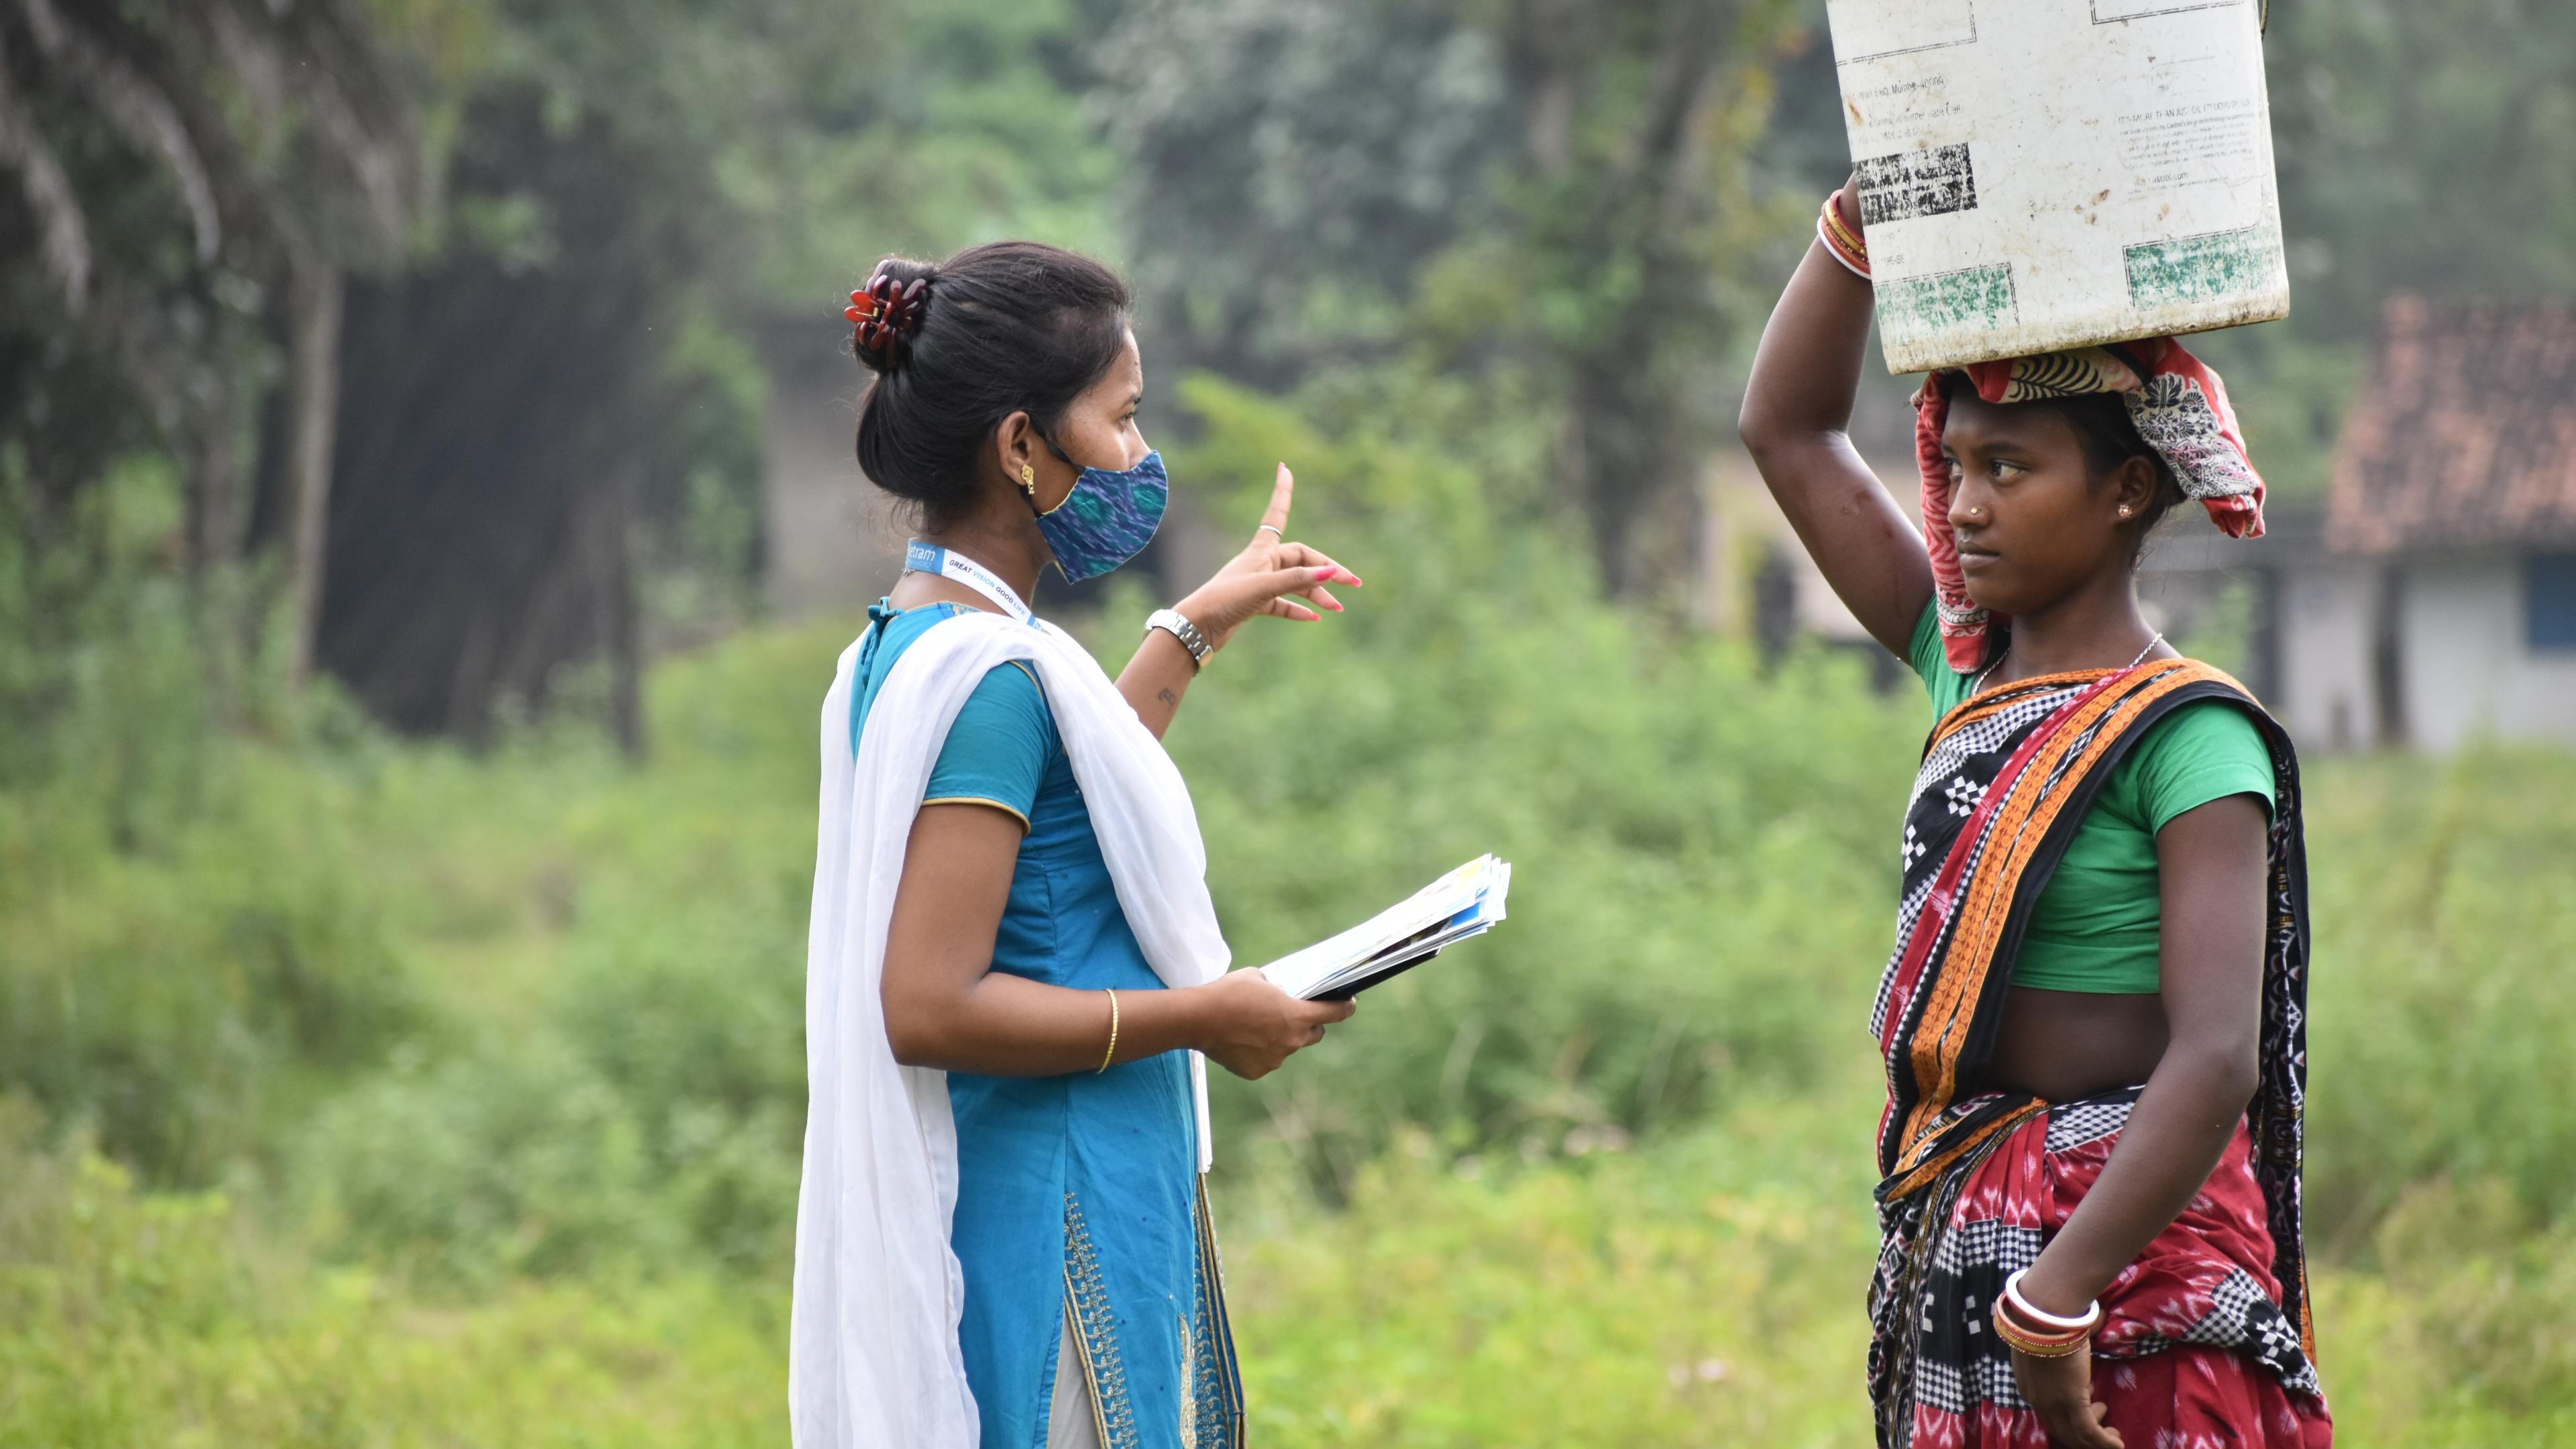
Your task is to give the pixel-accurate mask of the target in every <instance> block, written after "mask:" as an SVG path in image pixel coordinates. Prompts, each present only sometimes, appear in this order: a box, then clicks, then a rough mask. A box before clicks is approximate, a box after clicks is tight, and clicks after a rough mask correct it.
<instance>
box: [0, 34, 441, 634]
mask: <svg viewBox="0 0 2576 1449" xmlns="http://www.w3.org/2000/svg"><path fill="white" fill-rule="evenodd" d="M418 8H420V9H422V10H423V11H424V12H428V11H432V10H435V9H436V6H435V5H434V3H424V4H422V5H421V6H419V7H418ZM419 80H420V77H419V75H418V74H417V71H416V68H415V67H413V66H411V65H410V64H408V63H407V61H406V59H405V58H400V57H397V56H396V55H394V54H393V53H392V52H390V51H388V50H387V49H386V48H385V47H383V46H381V45H380V44H379V43H378V42H377V39H376V35H375V32H374V29H373V24H372V17H371V16H370V15H369V14H367V13H366V11H365V7H364V5H363V3H362V0H303V3H299V4H294V5H274V4H270V5H260V4H251V3H246V0H186V3H169V0H127V3H123V4H117V5H78V6H72V7H63V6H60V5H58V4H56V3H55V0H16V3H14V4H12V5H10V6H8V7H7V8H6V9H5V10H0V167H5V168H6V169H8V170H10V171H12V172H14V173H15V176H16V180H17V182H18V186H17V188H16V191H15V194H14V195H10V196H8V197H6V198H5V199H0V256H5V257H7V258H8V259H9V263H10V264H9V266H8V267H7V271H6V275H7V278H8V280H7V282H6V283H0V286H5V288H6V295H7V298H8V303H9V305H8V307H7V308H6V311H7V317H6V319H5V320H0V441H5V442H6V444H7V445H8V457H9V460H10V466H11V467H12V468H13V469H16V470H20V471H22V472H23V474H24V477H25V479H26V481H27V484H28V491H29V493H30V495H31V498H32V499H33V500H35V501H36V505H37V506H35V507H34V508H33V509H32V510H31V511H30V513H29V514H28V517H29V518H30V520H31V523H32V526H35V527H38V528H43V527H46V526H48V525H49V524H50V523H52V522H55V521H58V520H60V519H62V518H63V517H64V516H65V515H64V514H63V512H62V510H61V509H60V508H59V507H58V506H48V505H49V504H50V505H59V504H60V503H62V502H63V501H65V500H67V499H68V498H69V496H70V495H71V494H72V493H73V492H74V491H76V490H78V489H80V488H82V487H83V486H85V485H87V484H88V483H90V482H91V481H93V480H95V479H96V478H97V477H99V476H100V474H101V472H102V470H103V469H104V468H105V466H106V465H107V463H108V461H109V460H110V459H111V458H112V457H113V456H114V455H115V454H116V453H118V452H120V451H124V450H128V449H131V448H133V447H135V446H137V445H139V444H145V443H157V444H158V445H160V446H161V447H164V448H167V449H168V450H169V451H170V452H171V453H172V454H173V455H174V456H176V457H177V458H178V459H179V460H180V462H181V464H182V468H181V476H182V479H183V481H184V485H185V490H186V497H187V502H188V510H187V511H188V519H187V526H186V552H187V559H188V563H189V565H190V568H191V570H192V572H193V574H194V576H195V577H196V578H197V580H198V581H199V583H200V586H201V588H205V589H208V590H220V589H222V588H223V587H224V586H225V585H226V584H227V583H228V581H229V580H230V579H231V578H232V576H233V570H232V568H231V566H232V565H234V564H236V563H237V562H239V561H240V560H241V559H242V558H243V557H244V556H245V554H246V553H247V552H251V551H255V550H259V549H262V548H267V547H275V548H276V549H278V550H279V551H281V552H282V553H283V554H284V555H285V557H286V560H287V570H286V576H285V577H286V585H287V590H288V593H289V596H290V601H291V603H290V607H291V619H292V623H293V632H292V645H291V654H292V658H291V660H290V669H291V670H292V671H294V672H296V673H299V674H300V673H301V671H302V669H303V666H304V662H305V660H306V658H307V657H308V654H309V648H310V642H311V636H312V626H313V616H314V615H313V611H314V605H315V600H316V598H317V597H318V584H319V581H320V578H321V576H322V568H323V558H322V537H323V535H322V520H323V518H324V514H325V510H326V508H327V505H328V497H329V487H330V470H329V466H328V465H329V459H330V454H331V429H332V424H333V418H334V396H333V382H334V376H335V371H336V368H335V364H334V357H335V354H336V352H337V348H338V330H339V322H340V311H341V300H340V299H341V288H342V277H343V275H344V273H345V272H346V271H348V270H349V269H350V268H352V267H363V266H381V265H384V264H386V263H389V262H390V261H392V260H393V259H395V258H396V257H397V256H398V255H399V253H400V251H401V248H402V245H403V242H404V240H405V238H406V235H407V233H408V229H409V228H410V226H411V225H412V223H413V221H414V219H415V218H416V217H417V216H418V215H419V214H420V213H421V211H422V209H423V207H424V204H425V201H426V199H427V194H428V178H429V174H430V172H429V168H428V167H427V165H426V164H425V160H426V153H425V149H424V134H425V133H424V127H423V115H422V111H421V108H420V106H419V104H418V95H419V89H420V87H419ZM269 398H273V399H274V404H275V405H274V407H273V408H271V409H269V411H268V417H267V426H265V427H264V428H259V429H253V428H252V427H251V426H250V423H251V420H252V418H253V417H254V416H255V415H257V414H258V413H259V411H260V410H261V408H262V406H263V403H264V402H265V401H266V400H267V399H269ZM254 436H256V443H255V444H253V443H251V442H250V441H249V440H250V439H251V438H252V437H254ZM242 603H243V601H241V600H238V599H222V600H219V599H217V598H215V597H213V596H212V593H211V592H210V593H209V596H208V597H206V598H205V599H203V600H201V607H202V609H203V616H204V617H205V618H206V620H207V621H208V622H209V623H210V624H214V625H217V626H219V627H217V628H215V629H213V630H211V631H210V635H209V638H210V643H213V644H215V645H216V647H214V648H213V649H212V650H211V651H210V654H209V657H210V659H212V660H214V661H216V662H217V663H218V665H220V664H221V662H222V661H224V660H226V659H229V658H230V657H231V656H232V654H233V653H234V652H235V650H236V649H237V648H238V647H239V642H240V641H239V640H238V639H236V638H233V637H228V636H229V635H230V634H231V632H232V630H233V629H237V628H239V627H242V626H244V625H246V624H247V622H248V620H246V619H245V618H244V617H243V613H242V609H241V607H240V606H241V604H242ZM250 607H251V608H252V609H253V610H254V611H255V610H256V604H252V605H251V606H250Z"/></svg>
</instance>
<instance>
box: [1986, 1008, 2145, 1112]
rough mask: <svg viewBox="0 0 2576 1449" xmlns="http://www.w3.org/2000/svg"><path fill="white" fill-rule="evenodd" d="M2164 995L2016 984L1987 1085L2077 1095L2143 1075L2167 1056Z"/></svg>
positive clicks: (2065, 1097) (2050, 1095)
mask: <svg viewBox="0 0 2576 1449" xmlns="http://www.w3.org/2000/svg"><path fill="white" fill-rule="evenodd" d="M2167 1039H2168V1031H2167V1028H2166V1026H2165V1004H2164V998H2163V997H2161V996H2153V995H2148V996H2114V995H2107V994H2096V993H2093V992H2083V991H2044V990H2040V989H2038V988H2036V987H2029V986H2016V987H2014V988H2012V990H2011V992H2010V994H2008V995H2007V996H2006V997H2005V998H2004V1020H2003V1026H2002V1029H2001V1030H2000V1031H1998V1032H1997V1033H1996V1036H1995V1055H1994V1061H1993V1062H1992V1064H1991V1065H1989V1066H1988V1068H1987V1071H1986V1085H1988V1086H1990V1087H1996V1088H2001V1089H2003V1090H2006V1091H2016V1092H2028V1093H2030V1094H2032V1095H2033V1096H2036V1097H2041V1098H2045V1099H2046V1100H2048V1101H2051V1102H2066V1101H2072V1100H2073V1099H2075V1098H2077V1097H2089V1096H2091V1095H2093V1094H2094V1093H2096V1092H2107V1091H2110V1090H2112V1089H2114V1088H2117V1087H2127V1086H2134V1085H2136V1084H2137V1083H2140V1082H2144V1081H2145V1080H2146V1079H2147V1076H2148V1074H2149V1073H2151V1072H2153V1071H2154V1070H2155V1069H2156V1063H2158V1062H2159V1061H2162V1060H2163V1059H2164V1054H2165V1043H2166V1041H2167Z"/></svg>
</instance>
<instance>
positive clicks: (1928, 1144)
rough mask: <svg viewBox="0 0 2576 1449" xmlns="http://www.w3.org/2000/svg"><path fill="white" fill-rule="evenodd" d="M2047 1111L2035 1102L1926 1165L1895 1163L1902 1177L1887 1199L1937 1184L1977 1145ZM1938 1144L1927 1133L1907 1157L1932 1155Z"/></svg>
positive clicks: (1933, 1135) (2021, 1125)
mask: <svg viewBox="0 0 2576 1449" xmlns="http://www.w3.org/2000/svg"><path fill="white" fill-rule="evenodd" d="M2047 1110H2048V1104H2047V1103H2046V1102H2041V1101H2036V1100H2034V1101H2032V1102H2031V1103H2030V1105H2028V1106H2026V1107H2022V1108H2020V1109H2018V1110H2016V1111H2013V1112H2009V1113H2006V1114H2005V1115H2003V1116H2001V1117H1997V1118H1996V1119H1995V1120H1993V1121H1992V1122H1989V1123H1987V1124H1986V1125H1984V1126H1983V1127H1980V1128H1978V1129H1977V1130H1976V1131H1974V1132H1971V1133H1969V1134H1968V1135H1967V1137H1966V1138H1965V1139H1964V1140H1962V1141H1959V1142H1954V1143H1952V1144H1950V1146H1949V1150H1948V1151H1946V1152H1943V1153H1942V1154H1941V1155H1940V1156H1938V1157H1935V1158H1933V1159H1932V1160H1931V1161H1929V1162H1904V1161H1900V1162H1898V1163H1897V1164H1896V1170H1897V1171H1898V1172H1900V1173H1902V1174H1904V1175H1903V1176H1902V1177H1899V1178H1897V1179H1896V1183H1895V1186H1893V1187H1890V1188H1888V1189H1887V1196H1888V1197H1890V1198H1900V1197H1905V1196H1907V1195H1909V1194H1911V1193H1914V1192H1917V1191H1919V1190H1920V1189H1921V1188H1922V1187H1923V1186H1924V1184H1926V1183H1929V1182H1933V1181H1935V1180H1937V1179H1938V1178H1939V1177H1940V1176H1941V1174H1943V1173H1945V1172H1948V1171H1949V1170H1950V1168H1951V1166H1952V1165H1953V1164H1955V1163H1956V1162H1958V1160H1959V1159H1960V1158H1962V1157H1965V1156H1967V1155H1968V1154H1969V1153H1971V1152H1973V1151H1975V1150H1976V1149H1977V1148H1978V1146H1979V1145H1981V1144H1983V1143H1985V1142H1987V1141H1990V1140H1992V1139H1993V1138H1995V1137H1997V1136H2000V1135H2002V1134H2004V1133H2008V1132H2017V1131H2019V1130H2021V1128H2022V1127H2023V1126H2024V1125H2026V1124H2027V1123H2029V1121H2030V1119H2032V1118H2033V1117H2036V1116H2038V1115H2039V1114H2040V1113H2042V1112H2045V1111H2047ZM1939 1142H1940V1138H1939V1137H1938V1136H1937V1135H1936V1134H1932V1133H1926V1134H1924V1135H1923V1136H1922V1137H1921V1138H1920V1139H1919V1140H1917V1141H1916V1142H1915V1143H1914V1145H1913V1147H1912V1148H1910V1149H1909V1153H1910V1155H1913V1156H1918V1157H1919V1156H1920V1155H1922V1154H1923V1153H1926V1152H1929V1151H1931V1150H1932V1149H1933V1147H1934V1146H1935V1145H1937V1144H1938V1143H1939Z"/></svg>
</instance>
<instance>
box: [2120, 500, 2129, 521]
mask: <svg viewBox="0 0 2576 1449" xmlns="http://www.w3.org/2000/svg"><path fill="white" fill-rule="evenodd" d="M2120 516H2121V517H2122V518H2126V517H2128V516H2129V505H2127V504H2125V503H2123V504H2121V505H2120Z"/></svg>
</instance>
